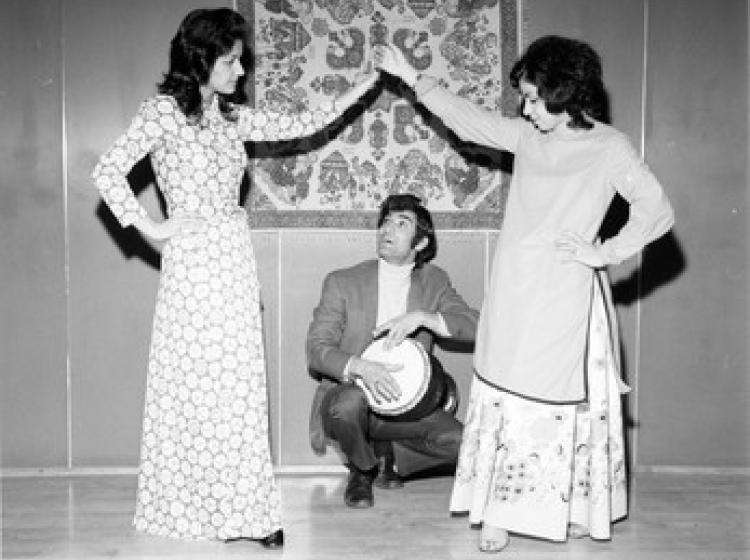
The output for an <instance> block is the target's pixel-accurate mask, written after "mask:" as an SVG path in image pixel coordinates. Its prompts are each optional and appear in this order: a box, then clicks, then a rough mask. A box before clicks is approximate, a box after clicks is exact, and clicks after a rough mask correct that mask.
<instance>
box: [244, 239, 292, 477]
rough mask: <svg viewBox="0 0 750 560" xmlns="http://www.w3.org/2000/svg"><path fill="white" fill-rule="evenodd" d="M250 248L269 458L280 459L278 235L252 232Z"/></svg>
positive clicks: (281, 435)
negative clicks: (257, 290) (254, 269)
mask: <svg viewBox="0 0 750 560" xmlns="http://www.w3.org/2000/svg"><path fill="white" fill-rule="evenodd" d="M252 240H253V251H254V253H255V260H256V263H257V267H258V282H259V283H260V299H261V306H262V308H263V314H262V316H263V343H264V347H265V351H266V371H267V374H268V397H269V403H268V415H269V438H270V440H271V457H272V459H273V461H274V462H275V463H278V460H279V446H280V445H281V442H282V440H283V439H284V434H282V432H281V415H282V414H283V410H282V409H281V407H280V403H279V394H280V393H279V391H280V370H279V356H280V354H281V351H282V350H283V348H282V341H283V340H284V337H283V336H282V335H281V333H280V328H281V325H280V321H279V302H280V299H281V298H280V293H279V235H278V233H277V232H274V231H253V232H252Z"/></svg>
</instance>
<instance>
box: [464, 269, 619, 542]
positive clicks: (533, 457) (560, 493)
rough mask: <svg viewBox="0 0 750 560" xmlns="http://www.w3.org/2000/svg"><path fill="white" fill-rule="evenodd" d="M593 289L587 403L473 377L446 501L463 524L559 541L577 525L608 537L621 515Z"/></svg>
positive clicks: (600, 308) (613, 392)
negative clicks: (529, 394) (541, 396)
mask: <svg viewBox="0 0 750 560" xmlns="http://www.w3.org/2000/svg"><path fill="white" fill-rule="evenodd" d="M595 286H596V289H595V293H594V298H593V302H592V312H591V321H590V326H589V354H588V357H587V369H588V375H587V379H588V389H589V399H588V402H587V403H585V404H580V405H573V404H571V405H554V404H543V403H540V402H536V401H531V400H528V399H524V398H521V397H517V396H515V395H512V394H510V393H506V392H502V391H498V390H496V389H494V388H493V387H491V386H490V385H487V384H485V383H483V382H482V381H480V380H479V379H477V378H475V379H474V382H473V384H472V389H471V396H470V402H469V405H468V410H467V418H466V424H465V428H464V439H463V444H462V447H461V452H460V455H459V462H458V468H457V470H456V481H455V485H454V488H453V495H452V497H451V504H450V509H451V511H457V512H463V511H468V512H469V515H470V521H471V523H480V522H484V523H487V524H489V525H493V526H496V527H501V528H503V529H506V530H508V531H512V532H518V533H522V534H525V535H531V536H535V537H541V538H546V539H551V540H557V541H562V540H565V538H566V532H567V525H568V523H577V524H580V525H582V526H584V527H586V528H588V530H589V533H590V534H591V537H592V538H595V539H608V538H610V524H611V522H612V521H616V520H617V519H620V518H622V517H624V516H625V515H626V513H627V496H626V476H625V452H624V446H623V427H622V414H621V410H620V393H619V390H618V383H617V379H618V375H617V374H618V372H617V368H616V363H615V356H614V353H613V348H612V343H611V338H610V330H609V329H610V327H609V321H608V318H607V314H606V311H605V307H604V298H603V295H602V292H601V289H600V287H599V284H598V283H595Z"/></svg>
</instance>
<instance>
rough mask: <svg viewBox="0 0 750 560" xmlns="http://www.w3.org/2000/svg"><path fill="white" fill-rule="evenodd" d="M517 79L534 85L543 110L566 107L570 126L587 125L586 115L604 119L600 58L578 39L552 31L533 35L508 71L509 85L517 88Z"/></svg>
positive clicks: (604, 105)
mask: <svg viewBox="0 0 750 560" xmlns="http://www.w3.org/2000/svg"><path fill="white" fill-rule="evenodd" d="M521 80H523V81H525V82H528V83H530V84H533V85H535V86H536V88H537V92H538V94H539V97H540V98H541V99H542V100H543V101H544V103H545V105H546V107H547V111H549V112H550V113H552V114H555V115H559V114H560V113H562V112H563V111H566V112H567V113H568V114H569V115H570V126H571V128H584V129H589V128H591V127H592V126H593V124H592V123H591V122H590V121H589V120H588V119H587V118H586V116H588V117H590V118H594V119H597V120H604V119H605V116H606V93H605V90H604V83H603V82H602V63H601V59H600V58H599V55H598V54H597V53H596V51H595V50H594V49H593V48H591V46H589V45H588V44H586V43H584V42H582V41H577V40H575V39H567V38H565V37H558V36H556V35H548V36H546V37H541V38H539V39H537V40H536V41H534V42H533V43H531V45H529V47H528V49H526V52H525V53H524V54H523V56H522V57H521V58H520V59H519V60H518V61H517V62H516V63H515V64H514V65H513V68H512V69H511V71H510V83H511V84H512V85H513V87H515V88H518V85H519V82H520V81H521Z"/></svg>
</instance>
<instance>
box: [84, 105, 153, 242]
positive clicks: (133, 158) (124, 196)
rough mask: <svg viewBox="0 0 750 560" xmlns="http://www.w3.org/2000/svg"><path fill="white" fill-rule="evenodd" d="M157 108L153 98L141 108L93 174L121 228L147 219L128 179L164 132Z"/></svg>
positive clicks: (102, 157)
mask: <svg viewBox="0 0 750 560" xmlns="http://www.w3.org/2000/svg"><path fill="white" fill-rule="evenodd" d="M157 104H158V101H157V100H155V99H153V98H152V99H149V100H146V101H144V102H143V103H142V104H141V106H140V108H139V109H138V112H137V113H136V115H135V117H134V118H133V120H132V122H131V123H130V126H129V127H128V129H127V131H126V132H125V133H124V134H123V135H122V136H120V137H119V138H118V139H117V140H115V143H114V144H113V145H112V147H111V148H110V149H109V150H107V151H106V152H104V154H102V156H101V157H100V158H99V162H98V163H97V164H96V166H95V167H94V171H93V172H92V178H93V180H94V184H95V185H96V188H97V189H99V194H101V197H102V199H104V202H105V203H106V204H107V206H108V207H109V209H110V210H111V211H112V213H113V214H114V215H115V218H117V221H118V222H120V225H121V226H122V227H127V226H129V225H131V224H132V223H133V222H136V221H138V219H140V218H142V217H144V216H145V215H146V210H145V209H144V208H143V206H141V204H140V203H139V202H138V199H137V198H136V197H135V194H134V193H133V190H132V189H131V187H130V184H129V183H128V178H127V175H128V173H129V172H130V170H131V169H132V167H133V166H134V165H135V164H136V163H138V162H139V161H140V160H141V159H143V158H144V157H145V156H146V154H148V153H149V151H150V150H151V148H152V147H153V146H154V144H156V142H157V141H158V140H159V138H161V135H162V133H163V129H162V127H161V125H160V124H159V116H158V115H159V111H158V108H157Z"/></svg>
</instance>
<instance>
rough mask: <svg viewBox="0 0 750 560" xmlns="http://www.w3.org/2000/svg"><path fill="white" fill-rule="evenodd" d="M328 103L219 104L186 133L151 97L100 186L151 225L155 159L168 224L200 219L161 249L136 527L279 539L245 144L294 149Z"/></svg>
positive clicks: (120, 212) (128, 219) (329, 109)
mask: <svg viewBox="0 0 750 560" xmlns="http://www.w3.org/2000/svg"><path fill="white" fill-rule="evenodd" d="M336 116H337V114H336V109H335V107H334V105H333V104H323V105H321V106H320V107H319V108H318V109H316V110H315V111H309V112H303V113H299V114H297V115H281V114H276V113H266V112H261V111H256V110H253V109H250V108H247V107H242V108H239V107H236V108H235V113H234V117H236V118H235V119H234V120H228V119H226V118H225V117H224V116H223V115H222V114H221V112H220V111H219V108H218V103H217V101H216V100H214V103H213V105H212V106H210V108H208V109H207V110H206V112H205V113H204V115H203V117H202V119H201V122H199V123H197V124H196V123H191V122H189V121H188V119H187V118H186V117H185V115H184V114H183V113H182V112H181V110H180V109H179V108H178V106H177V104H176V103H175V101H174V99H173V98H172V97H170V96H165V95H159V96H154V97H152V98H149V99H147V100H146V101H145V102H144V103H143V104H142V105H141V107H140V108H139V110H138V113H137V115H136V116H135V118H134V119H133V121H132V123H131V125H130V127H129V128H128V130H127V131H126V133H125V134H123V135H122V136H121V137H120V138H118V139H117V141H116V142H115V143H114V145H113V146H112V147H111V148H110V149H109V150H108V151H107V152H106V153H105V154H104V155H102V157H101V158H100V161H99V163H98V164H97V165H96V167H95V169H94V172H93V178H94V182H95V184H96V186H97V188H98V189H99V192H100V193H101V196H102V197H103V199H104V201H105V202H106V204H107V205H108V206H109V208H110V209H111V211H112V212H113V214H114V215H115V216H116V217H117V219H118V220H119V222H120V223H121V225H123V226H127V225H130V224H132V223H133V222H134V221H136V220H137V219H138V218H139V217H141V216H144V215H145V210H144V208H143V207H142V206H141V205H140V204H139V203H138V201H137V199H136V197H135V196H134V194H133V192H132V190H131V189H130V187H129V185H128V182H127V179H126V175H127V173H128V172H129V171H130V169H131V168H132V167H133V165H134V164H135V163H137V162H138V161H139V160H141V159H142V158H143V157H145V156H146V155H147V154H150V156H151V162H152V165H153V168H154V171H155V174H156V178H157V183H158V185H159V188H160V189H161V191H162V193H163V195H164V197H165V200H166V203H167V210H168V213H169V215H170V216H179V215H182V216H195V217H202V218H203V219H204V222H203V226H202V227H201V228H199V229H198V231H196V232H192V233H186V234H178V235H176V236H174V237H172V238H171V239H169V240H168V241H167V242H166V244H165V245H164V247H163V250H162V264H161V278H160V284H159V288H158V294H157V302H156V311H155V315H154V321H153V332H152V340H151V349H150V355H149V360H148V375H147V381H146V399H145V410H144V417H143V438H142V443H141V462H140V472H139V476H138V493H137V503H136V511H135V518H134V524H135V527H136V529H138V530H141V531H145V532H147V533H151V534H156V535H164V536H169V537H175V538H184V539H200V538H209V539H228V538H236V537H248V538H261V537H264V536H267V535H269V534H270V533H272V532H274V531H275V530H277V529H279V528H281V515H280V510H281V504H280V496H279V490H278V488H277V485H276V483H275V480H274V476H273V469H272V465H271V456H270V450H269V441H268V414H267V408H268V405H267V394H266V362H265V357H264V349H263V337H262V333H261V329H262V325H261V313H260V305H259V288H258V277H257V273H256V262H255V257H254V254H253V247H252V244H251V238H250V229H249V227H248V224H247V216H246V213H245V211H244V210H243V208H241V207H240V206H239V205H238V202H239V187H240V181H241V179H242V176H243V173H244V171H245V165H246V158H247V156H246V154H245V148H244V142H246V141H259V140H278V139H288V138H298V137H302V136H306V135H309V134H312V133H313V132H315V131H316V130H319V129H320V128H322V127H323V126H325V124H327V123H328V122H331V121H332V120H333V119H334V118H335V117H336Z"/></svg>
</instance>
